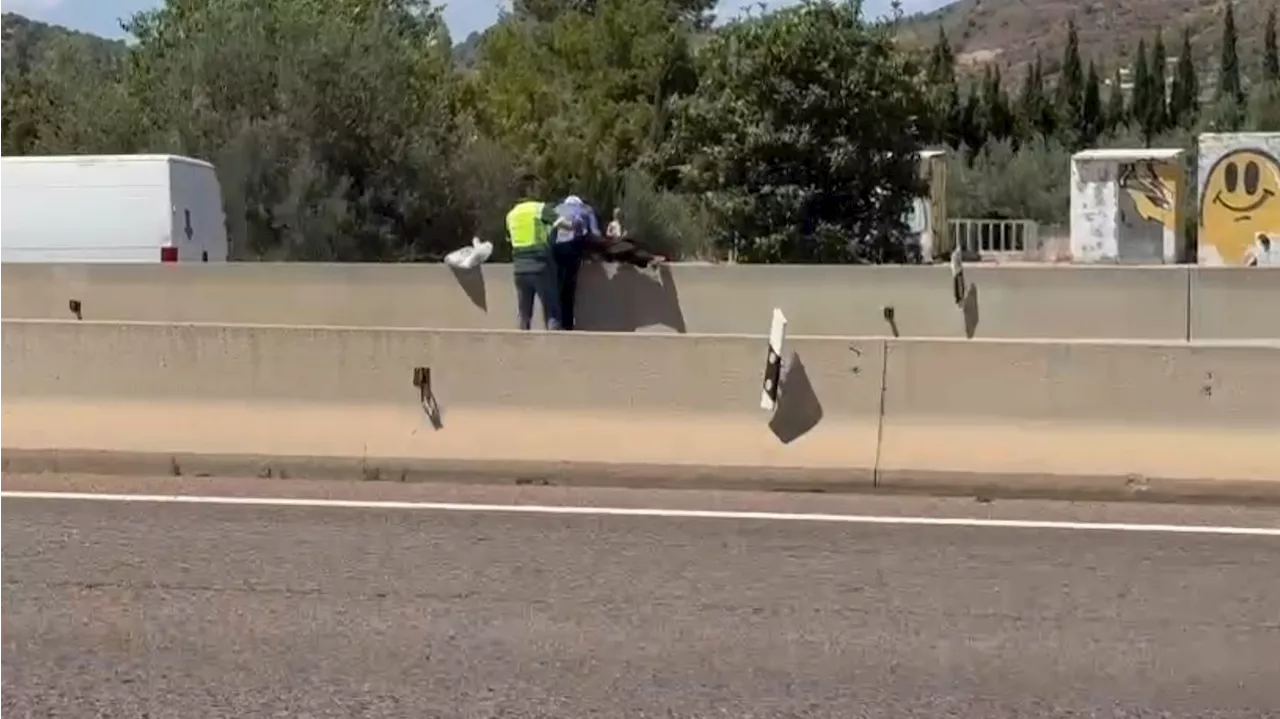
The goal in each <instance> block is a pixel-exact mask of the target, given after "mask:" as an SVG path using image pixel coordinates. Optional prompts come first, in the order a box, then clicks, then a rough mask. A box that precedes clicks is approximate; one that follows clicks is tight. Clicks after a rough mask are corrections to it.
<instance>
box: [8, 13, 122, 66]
mask: <svg viewBox="0 0 1280 719" xmlns="http://www.w3.org/2000/svg"><path fill="white" fill-rule="evenodd" d="M0 32H3V36H4V51H3V53H4V54H3V60H4V72H5V73H8V72H10V71H11V70H14V69H18V68H21V67H31V66H35V65H39V64H40V63H41V62H43V61H45V60H47V59H48V55H49V53H50V52H53V51H54V50H55V48H57V47H59V46H60V45H61V46H68V45H74V46H76V49H77V50H81V51H84V53H85V56H86V57H89V58H91V59H92V60H93V61H94V62H95V63H97V64H99V65H101V66H105V65H108V64H110V63H112V62H115V61H116V60H118V59H120V58H121V57H123V56H124V51H125V44H124V43H123V42H120V41H118V40H107V39H106V38H102V37H98V36H97V35H91V34H89V33H83V32H76V31H74V30H68V29H67V28H65V27H61V26H59V25H49V24H47V23H43V22H39V21H37V20H32V19H30V18H27V17H25V16H22V15H18V14H17V13H11V12H7V13H4V15H3V16H0Z"/></svg>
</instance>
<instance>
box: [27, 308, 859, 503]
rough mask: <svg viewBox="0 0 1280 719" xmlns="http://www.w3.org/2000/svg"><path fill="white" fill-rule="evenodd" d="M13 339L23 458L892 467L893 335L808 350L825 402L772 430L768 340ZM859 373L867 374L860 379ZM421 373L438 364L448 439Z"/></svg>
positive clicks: (94, 335) (66, 335) (271, 332)
mask: <svg viewBox="0 0 1280 719" xmlns="http://www.w3.org/2000/svg"><path fill="white" fill-rule="evenodd" d="M3 329H4V352H3V364H4V383H3V392H4V407H3V411H4V425H3V426H4V445H5V447H6V448H11V447H16V448H29V447H74V448H79V449H104V450H105V449H119V450H130V451H139V452H141V451H151V452H156V451H159V452H191V453H201V452H208V453H228V452H229V453H235V454H262V455H273V454H280V455H319V456H343V457H364V456H373V457H399V458H419V459H448V460H481V459H501V460H509V461H556V462H558V461H576V462H617V463H654V464H676V465H737V466H750V467H799V468H823V467H828V468H834V467H839V468H859V467H860V468H863V469H864V470H865V472H866V477H867V478H868V481H869V478H870V474H869V473H870V469H871V467H873V465H874V455H875V443H876V431H877V426H878V413H879V401H880V385H879V370H880V364H882V362H883V359H882V357H881V355H880V353H881V352H882V346H881V345H880V344H878V343H876V342H875V341H858V340H854V341H850V340H837V339H826V338H817V339H811V340H810V339H804V340H797V341H796V342H794V343H793V344H792V347H791V349H792V350H793V351H795V352H797V353H798V356H800V357H801V358H802V362H803V364H804V367H808V366H809V364H810V363H812V365H813V367H814V368H815V369H812V370H809V371H808V372H807V373H804V377H803V382H802V384H801V383H799V379H800V378H798V377H797V378H796V379H795V380H791V379H789V380H788V381H789V383H790V384H791V385H792V387H793V388H794V389H795V392H794V393H793V395H794V398H795V399H796V400H801V399H807V400H808V402H805V403H803V404H802V405H800V406H795V405H796V403H794V402H793V403H791V404H789V405H787V406H784V407H783V408H781V409H780V415H779V416H780V418H781V419H780V420H778V421H775V422H773V423H771V422H770V418H769V417H768V416H767V415H766V414H764V413H763V412H762V411H761V410H760V409H759V408H758V404H759V396H760V382H761V372H762V370H763V367H764V360H765V344H764V343H763V342H762V341H761V340H759V339H756V338H749V337H714V338H712V337H677V336H665V337H653V336H649V337H646V336H640V335H629V334H627V335H616V334H586V333H584V334H572V335H571V334H554V335H552V334H547V333H521V332H489V333H485V332H472V331H423V330H402V329H400V330H398V329H339V328H292V327H246V326H214V325H164V324H114V323H93V322H83V323H78V322H74V321H72V322H67V321H60V322H47V323H43V322H20V321H7V322H5V323H4V325H3ZM851 347H852V348H853V349H852V350H851V349H850V348H851ZM857 366H865V367H866V372H865V373H864V374H860V375H857V376H854V375H851V374H850V372H851V369H852V368H854V367H857ZM415 367H428V368H430V372H431V394H432V396H433V399H434V400H435V401H436V402H437V403H438V406H439V408H440V421H439V424H440V429H435V428H434V427H433V425H432V422H431V419H430V417H429V416H428V413H427V412H425V411H424V409H423V405H422V401H421V394H420V390H419V389H418V388H415V387H414V385H413V374H414V368H415ZM802 385H803V386H802ZM819 395H820V396H822V397H824V400H823V407H822V408H821V409H817V408H816V407H815V406H814V405H813V404H812V398H814V397H816V396H819ZM815 409H816V410H817V411H818V412H820V413H821V415H822V417H821V420H822V421H821V422H820V423H818V426H812V425H814V423H815V422H817V420H816V419H815V418H814V415H813V414H811V412H813V411H814V410H815ZM801 425H803V426H801ZM800 435H804V436H803V442H802V443H790V444H788V443H787V442H784V441H782V440H790V439H792V438H794V437H799V436H800ZM780 438H781V439H780Z"/></svg>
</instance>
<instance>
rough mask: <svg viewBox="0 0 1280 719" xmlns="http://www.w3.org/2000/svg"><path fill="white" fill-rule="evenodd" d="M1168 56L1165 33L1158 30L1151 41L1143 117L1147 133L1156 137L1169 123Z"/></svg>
mask: <svg viewBox="0 0 1280 719" xmlns="http://www.w3.org/2000/svg"><path fill="white" fill-rule="evenodd" d="M1167 60H1168V58H1167V56H1166V54H1165V50H1164V34H1163V33H1162V32H1160V30H1159V29H1157V30H1156V37H1155V39H1154V40H1152V42H1151V67H1150V75H1149V78H1150V81H1149V83H1148V88H1149V90H1148V96H1147V102H1148V106H1147V115H1146V117H1145V118H1143V127H1144V128H1145V129H1146V131H1147V135H1148V136H1150V137H1154V136H1156V135H1159V134H1160V133H1161V132H1164V130H1165V128H1166V127H1168V124H1169V108H1168V105H1167V104H1166V103H1167V102H1168V95H1167V93H1166V91H1165V72H1166V68H1167V66H1168V61H1167Z"/></svg>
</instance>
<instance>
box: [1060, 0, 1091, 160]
mask: <svg viewBox="0 0 1280 719" xmlns="http://www.w3.org/2000/svg"><path fill="white" fill-rule="evenodd" d="M1084 83H1085V76H1084V65H1083V64H1082V62H1081V60H1080V34H1079V32H1078V30H1077V29H1076V21H1075V18H1072V19H1070V20H1068V21H1067V45H1066V48H1065V49H1064V50H1063V52H1062V74H1061V75H1059V76H1058V91H1057V104H1058V107H1059V108H1061V110H1062V112H1063V116H1064V117H1063V121H1064V125H1065V126H1066V127H1067V128H1068V129H1069V130H1070V131H1071V132H1073V133H1076V134H1077V135H1079V134H1080V132H1081V130H1082V128H1083V126H1084V107H1083V106H1084V90H1085V86H1084ZM1074 141H1075V140H1073V142H1074Z"/></svg>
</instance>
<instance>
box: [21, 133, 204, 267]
mask: <svg viewBox="0 0 1280 719" xmlns="http://www.w3.org/2000/svg"><path fill="white" fill-rule="evenodd" d="M0 183H2V184H3V193H2V194H0V203H2V207H0V210H2V211H0V261H3V262H225V261H226V260H227V249H228V246H227V227H226V216H225V215H224V213H223V209H222V188H221V186H220V185H219V184H218V176H217V174H216V173H215V172H214V168H213V165H210V164H209V163H207V162H201V161H200V160H193V159H191V158H189V157H178V156H176V155H69V156H60V157H5V158H0Z"/></svg>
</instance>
